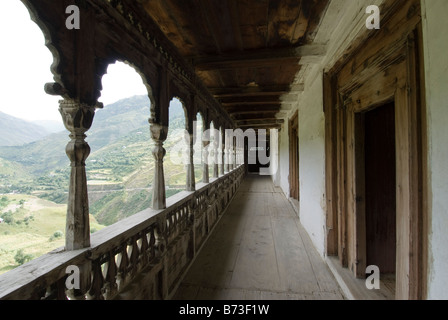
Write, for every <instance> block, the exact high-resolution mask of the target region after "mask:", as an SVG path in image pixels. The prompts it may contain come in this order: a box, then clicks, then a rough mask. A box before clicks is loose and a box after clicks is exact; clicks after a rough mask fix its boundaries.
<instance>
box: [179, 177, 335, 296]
mask: <svg viewBox="0 0 448 320" xmlns="http://www.w3.org/2000/svg"><path fill="white" fill-rule="evenodd" d="M173 299H174V300H259V299H261V300H308V299H312V300H330V299H331V300H334V299H344V296H343V294H342V291H341V290H340V288H339V286H338V284H337V282H336V280H335V278H334V277H333V274H332V273H331V271H330V270H329V268H328V266H327V265H326V263H325V262H324V261H323V259H322V258H321V256H320V255H319V254H318V252H317V251H316V249H315V248H314V246H313V245H312V243H311V240H310V238H309V237H308V234H307V233H306V231H305V230H304V229H303V227H302V225H301V224H300V221H299V218H298V216H297V214H296V213H295V211H294V210H293V208H292V206H291V204H290V202H289V201H288V200H287V199H286V198H285V196H284V194H283V193H282V192H281V191H280V189H278V188H275V187H274V185H273V183H272V180H271V178H270V177H266V176H258V175H248V176H247V178H246V179H245V180H244V182H243V183H242V184H241V186H240V188H239V189H238V192H237V194H236V195H235V197H234V199H233V201H232V202H231V204H230V205H229V207H228V209H227V211H226V212H225V213H224V216H223V217H222V218H221V221H220V222H219V223H218V225H217V226H216V228H215V230H214V231H213V233H212V234H211V236H210V238H209V240H208V241H207V242H206V244H205V245H204V247H203V248H202V250H201V251H200V253H199V255H198V256H197V258H196V260H195V261H194V263H193V265H192V266H191V268H190V269H189V271H188V272H187V274H186V276H185V278H184V279H183V281H182V282H181V284H180V286H179V288H178V290H177V292H176V294H175V295H174V296H173Z"/></svg>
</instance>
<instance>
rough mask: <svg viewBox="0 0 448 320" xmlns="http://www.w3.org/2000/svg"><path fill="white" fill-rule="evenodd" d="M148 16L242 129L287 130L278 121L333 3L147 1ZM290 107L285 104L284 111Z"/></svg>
mask: <svg viewBox="0 0 448 320" xmlns="http://www.w3.org/2000/svg"><path fill="white" fill-rule="evenodd" d="M142 2H143V5H144V8H145V10H146V12H147V13H148V14H149V15H150V16H151V18H152V19H153V20H154V21H155V22H156V24H158V26H159V27H160V29H161V30H162V31H163V32H164V33H165V35H166V36H167V37H168V39H170V41H171V42H172V43H173V44H174V45H175V46H176V47H177V48H178V50H179V52H180V54H181V55H183V56H184V58H185V59H187V60H188V61H190V62H191V63H192V64H193V66H194V68H195V71H196V73H197V75H198V76H199V77H200V79H202V81H203V83H204V84H205V86H206V87H208V89H209V90H210V92H211V93H212V94H213V95H214V97H215V98H216V99H217V100H218V101H220V102H221V104H222V106H223V107H224V108H225V110H226V111H227V112H228V113H229V115H230V116H231V117H232V118H233V119H234V121H235V123H236V125H237V126H238V127H241V128H249V127H252V128H280V127H281V123H282V121H281V120H278V119H277V117H276V115H277V114H278V112H279V111H280V109H281V107H282V100H284V95H285V94H288V93H291V92H296V91H297V92H298V91H301V90H303V85H301V84H293V83H294V79H295V76H296V74H297V73H298V71H299V70H300V68H301V66H300V59H301V58H302V57H303V56H310V55H311V56H312V55H316V54H317V55H318V54H320V53H321V52H320V51H321V50H320V49H321V48H320V47H319V46H315V45H313V44H312V43H313V39H314V36H315V33H316V31H317V27H318V25H319V22H320V20H321V17H322V15H323V13H324V11H325V9H326V7H327V4H328V0H277V1H276V0H188V1H186V0H147V1H142ZM284 105H285V103H284V102H283V106H284Z"/></svg>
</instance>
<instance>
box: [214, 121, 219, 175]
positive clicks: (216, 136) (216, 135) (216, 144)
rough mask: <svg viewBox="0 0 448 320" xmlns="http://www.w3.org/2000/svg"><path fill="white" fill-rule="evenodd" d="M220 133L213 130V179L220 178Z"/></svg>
mask: <svg viewBox="0 0 448 320" xmlns="http://www.w3.org/2000/svg"><path fill="white" fill-rule="evenodd" d="M218 149H219V131H218V130H217V129H216V128H214V130H213V178H218V177H219V165H218V162H219V161H218V159H219V152H218Z"/></svg>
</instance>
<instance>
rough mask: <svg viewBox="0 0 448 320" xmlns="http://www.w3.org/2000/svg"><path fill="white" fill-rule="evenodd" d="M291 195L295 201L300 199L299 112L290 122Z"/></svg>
mask: <svg viewBox="0 0 448 320" xmlns="http://www.w3.org/2000/svg"><path fill="white" fill-rule="evenodd" d="M289 194H290V197H291V198H293V199H296V200H299V199H300V191H299V116H298V113H297V112H296V114H295V115H294V116H293V117H292V118H291V120H290V121H289Z"/></svg>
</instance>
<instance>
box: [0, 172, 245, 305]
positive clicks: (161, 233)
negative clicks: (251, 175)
mask: <svg viewBox="0 0 448 320" xmlns="http://www.w3.org/2000/svg"><path fill="white" fill-rule="evenodd" d="M244 175H245V166H244V165H241V166H239V167H237V168H236V169H234V170H232V171H231V172H229V173H226V174H225V175H223V176H221V177H219V178H215V179H211V181H210V183H207V184H204V183H200V184H198V185H197V188H196V191H192V192H187V191H183V192H181V193H178V194H176V195H174V196H172V197H170V198H168V199H167V207H166V209H163V210H153V209H147V210H144V211H142V212H140V213H137V214H135V215H133V216H131V217H129V218H126V219H124V220H122V221H119V222H117V223H115V224H113V225H111V226H109V227H107V228H104V229H102V230H100V231H98V232H96V233H94V234H92V235H91V245H90V247H89V248H85V249H80V250H74V251H66V250H65V249H64V248H59V249H57V250H54V251H52V252H50V253H48V254H46V255H43V256H41V257H39V258H37V259H35V260H32V261H30V262H28V263H27V264H24V265H22V266H20V267H18V268H16V269H14V270H11V271H9V272H7V273H5V274H2V275H0V299H17V300H22V299H33V300H50V299H78V300H84V299H107V300H112V299H169V298H170V297H171V296H172V295H173V294H174V293H175V291H176V289H177V286H178V284H179V282H180V280H181V278H182V276H183V275H184V273H185V272H186V270H187V269H188V267H189V265H190V264H191V263H192V262H193V260H194V258H195V256H196V254H197V252H198V251H199V249H200V248H201V247H202V245H203V244H204V242H205V241H206V239H207V237H208V235H209V234H210V232H211V231H212V230H213V228H214V226H215V225H216V224H217V222H218V221H219V218H220V216H221V215H222V214H223V213H224V211H225V209H226V207H227V205H228V203H229V202H230V200H231V199H232V197H233V195H234V194H235V192H236V190H237V188H238V187H239V185H240V183H241V181H242V179H243V178H244ZM73 270H77V271H79V272H75V271H73ZM76 277H79V281H76V280H77V279H76ZM72 280H73V281H72Z"/></svg>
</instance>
